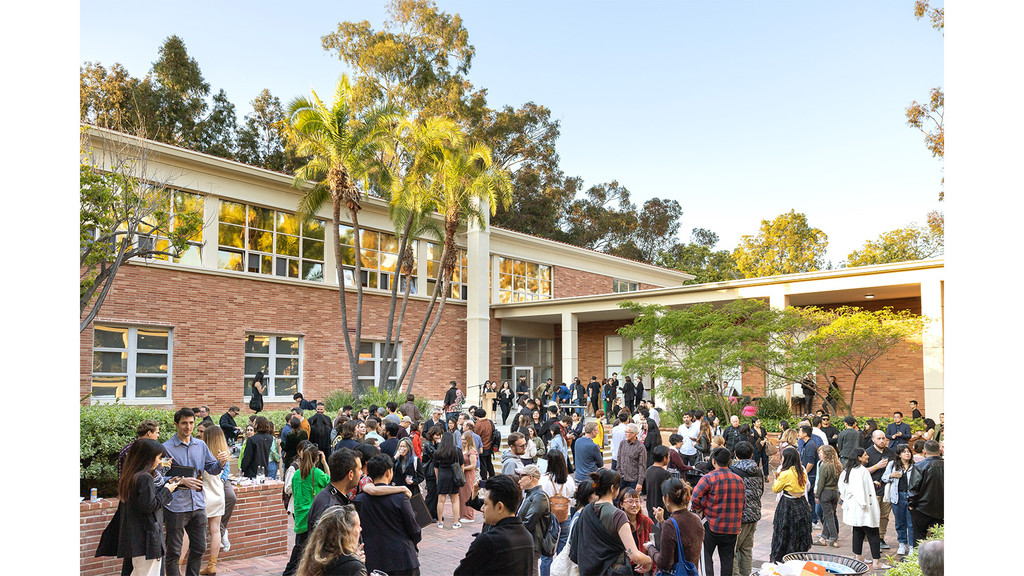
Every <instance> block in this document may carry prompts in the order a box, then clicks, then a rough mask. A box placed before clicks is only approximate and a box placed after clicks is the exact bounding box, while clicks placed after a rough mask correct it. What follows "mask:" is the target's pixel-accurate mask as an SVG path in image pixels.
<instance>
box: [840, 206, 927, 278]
mask: <svg viewBox="0 0 1024 576" xmlns="http://www.w3.org/2000/svg"><path fill="white" fill-rule="evenodd" d="M943 246H944V235H943V216H942V213H941V212H931V213H929V214H928V225H927V226H920V225H918V224H914V223H911V224H909V225H908V226H905V227H903V228H897V229H896V230H890V231H889V232H883V233H882V234H881V235H880V236H879V237H878V239H876V240H868V241H867V242H865V243H864V246H863V248H861V249H859V250H854V251H853V252H850V255H849V256H847V257H846V260H847V261H846V265H847V266H867V265H870V264H888V263H890V262H906V261H908V260H922V259H925V258H932V257H934V256H938V255H940V254H942V253H943Z"/></svg>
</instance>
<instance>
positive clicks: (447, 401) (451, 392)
mask: <svg viewBox="0 0 1024 576" xmlns="http://www.w3.org/2000/svg"><path fill="white" fill-rule="evenodd" d="M457 399H458V395H457V394H456V393H455V387H454V386H453V387H451V388H449V389H448V391H447V392H445V393H444V409H445V410H447V409H448V407H449V406H451V405H452V404H455V400H457Z"/></svg>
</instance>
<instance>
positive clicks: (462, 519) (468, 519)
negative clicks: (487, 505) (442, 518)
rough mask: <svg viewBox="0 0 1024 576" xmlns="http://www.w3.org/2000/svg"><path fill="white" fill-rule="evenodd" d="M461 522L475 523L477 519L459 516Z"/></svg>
mask: <svg viewBox="0 0 1024 576" xmlns="http://www.w3.org/2000/svg"><path fill="white" fill-rule="evenodd" d="M459 522H469V523H473V522H475V520H473V519H472V518H459Z"/></svg>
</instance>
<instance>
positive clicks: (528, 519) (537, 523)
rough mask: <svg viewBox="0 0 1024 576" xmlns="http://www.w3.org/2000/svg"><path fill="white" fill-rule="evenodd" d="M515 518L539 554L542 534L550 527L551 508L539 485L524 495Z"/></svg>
mask: <svg viewBox="0 0 1024 576" xmlns="http://www.w3.org/2000/svg"><path fill="white" fill-rule="evenodd" d="M516 516H517V517H518V518H519V519H520V520H522V521H523V526H525V527H526V531H527V532H529V533H530V536H531V537H532V538H533V549H534V550H536V551H537V553H538V554H539V553H540V541H541V540H543V539H544V532H545V531H547V529H548V527H549V526H550V525H551V507H550V505H549V504H548V497H547V495H546V494H544V491H543V490H542V489H541V487H540V485H539V484H538V485H537V486H534V487H533V488H531V489H530V491H529V492H527V493H526V496H525V497H524V498H523V503H522V504H520V506H519V513H518V514H516Z"/></svg>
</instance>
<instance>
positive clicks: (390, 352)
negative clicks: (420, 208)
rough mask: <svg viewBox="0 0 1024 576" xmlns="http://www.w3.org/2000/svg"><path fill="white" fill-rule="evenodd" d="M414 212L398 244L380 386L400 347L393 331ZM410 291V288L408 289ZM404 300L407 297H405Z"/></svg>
mask: <svg viewBox="0 0 1024 576" xmlns="http://www.w3.org/2000/svg"><path fill="white" fill-rule="evenodd" d="M412 222H413V213H412V212H410V213H409V219H408V220H407V221H406V223H405V230H403V231H402V234H401V236H400V237H399V244H398V261H397V262H396V263H395V277H394V279H393V280H392V282H391V301H390V302H389V303H388V304H389V305H388V330H387V336H386V337H385V339H384V353H383V354H382V356H383V357H384V369H383V370H382V371H381V376H380V381H379V383H378V386H380V387H381V388H384V387H385V385H386V383H387V381H388V378H389V377H390V376H391V373H392V370H393V366H395V365H396V364H394V362H397V358H395V356H397V354H396V351H397V349H398V345H397V341H398V335H397V334H395V335H394V337H392V332H393V329H394V326H395V306H396V304H397V302H398V283H399V282H400V280H401V277H402V268H403V266H404V264H405V249H406V247H407V246H408V245H409V232H410V231H411V230H412ZM405 284H406V287H407V288H408V287H409V281H408V279H406V282H405ZM406 292H408V290H407V291H406ZM403 300H405V298H404V297H403ZM402 315H403V316H404V315H405V307H404V306H403V307H402ZM398 323H399V326H401V318H399V320H398Z"/></svg>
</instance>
